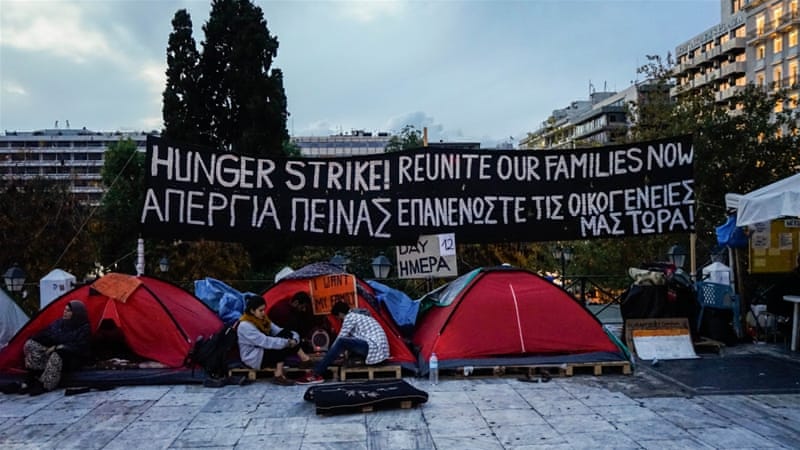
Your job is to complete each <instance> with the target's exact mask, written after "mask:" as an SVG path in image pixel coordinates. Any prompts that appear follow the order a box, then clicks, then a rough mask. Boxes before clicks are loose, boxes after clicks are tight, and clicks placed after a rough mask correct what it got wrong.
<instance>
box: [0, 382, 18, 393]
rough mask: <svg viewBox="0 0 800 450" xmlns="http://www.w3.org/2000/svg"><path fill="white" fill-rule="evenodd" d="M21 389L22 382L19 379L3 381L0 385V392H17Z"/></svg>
mask: <svg viewBox="0 0 800 450" xmlns="http://www.w3.org/2000/svg"><path fill="white" fill-rule="evenodd" d="M20 391H22V383H20V382H19V381H12V382H10V383H3V384H2V385H0V392H2V393H3V394H6V395H9V394H19V393H20Z"/></svg>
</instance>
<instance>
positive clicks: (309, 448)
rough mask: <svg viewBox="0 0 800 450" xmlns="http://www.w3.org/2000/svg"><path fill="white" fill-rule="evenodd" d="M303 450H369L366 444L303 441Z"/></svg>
mask: <svg viewBox="0 0 800 450" xmlns="http://www.w3.org/2000/svg"><path fill="white" fill-rule="evenodd" d="M301 448H302V449H303V450H367V444H366V442H353V441H341V442H336V441H333V442H308V441H303V446H302V447H301Z"/></svg>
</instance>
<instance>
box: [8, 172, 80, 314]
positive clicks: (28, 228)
mask: <svg viewBox="0 0 800 450" xmlns="http://www.w3.org/2000/svg"><path fill="white" fill-rule="evenodd" d="M90 217H91V211H90V208H89V207H88V206H86V205H83V204H81V203H80V202H79V201H78V199H77V198H76V197H75V196H74V195H73V194H72V193H71V192H70V191H69V187H68V184H65V183H63V182H61V181H57V180H47V179H43V178H36V179H32V180H8V181H5V182H3V183H2V184H0V242H2V243H3V245H2V246H0V270H2V271H3V272H5V270H6V269H8V268H9V267H11V265H12V264H14V263H19V264H20V266H21V267H22V268H23V270H25V272H26V273H27V281H26V284H27V283H31V284H36V283H37V282H38V280H39V279H41V278H42V277H43V276H45V275H47V274H48V273H49V272H50V271H51V270H53V269H56V268H60V269H64V270H66V271H68V272H71V273H73V274H75V275H76V276H77V277H78V278H81V277H82V276H83V275H84V274H85V273H86V272H87V271H88V270H89V267H90V265H91V264H92V262H93V259H94V254H95V249H94V245H93V241H92V239H90V237H89V234H88V233H86V227H87V224H88V223H89V220H90ZM26 290H27V292H28V294H31V295H29V296H28V297H27V298H26V299H25V301H24V302H23V303H22V304H21V306H22V307H23V309H24V310H25V311H26V312H27V313H29V314H31V313H33V312H35V311H37V310H38V308H39V295H38V292H39V290H38V288H37V289H31V288H27V289H26Z"/></svg>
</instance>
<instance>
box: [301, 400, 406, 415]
mask: <svg viewBox="0 0 800 450" xmlns="http://www.w3.org/2000/svg"><path fill="white" fill-rule="evenodd" d="M413 407H414V402H412V401H411V400H403V401H401V402H398V403H397V406H387V405H382V406H378V407H376V406H373V405H364V406H361V407H353V408H352V410H350V411H348V413H368V412H373V411H378V410H381V409H392V408H400V409H411V408H413ZM316 413H317V414H319V415H321V416H330V415H333V413H331V412H330V411H329V410H327V409H325V408H317V410H316Z"/></svg>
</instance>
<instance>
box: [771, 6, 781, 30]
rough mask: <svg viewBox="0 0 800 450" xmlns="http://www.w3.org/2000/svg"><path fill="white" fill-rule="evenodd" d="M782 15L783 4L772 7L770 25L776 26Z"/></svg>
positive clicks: (778, 24)
mask: <svg viewBox="0 0 800 450" xmlns="http://www.w3.org/2000/svg"><path fill="white" fill-rule="evenodd" d="M782 15H783V6H781V5H778V6H776V7H774V8H772V23H773V25H772V27H773V28H778V26H780V24H781V16H782Z"/></svg>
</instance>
